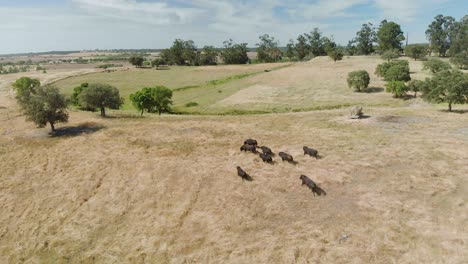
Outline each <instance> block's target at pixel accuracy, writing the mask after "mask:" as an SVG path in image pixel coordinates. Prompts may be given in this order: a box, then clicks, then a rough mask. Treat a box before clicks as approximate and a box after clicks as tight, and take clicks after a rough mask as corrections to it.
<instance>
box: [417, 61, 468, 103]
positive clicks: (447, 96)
mask: <svg viewBox="0 0 468 264" xmlns="http://www.w3.org/2000/svg"><path fill="white" fill-rule="evenodd" d="M426 82H427V84H426V85H424V86H422V89H423V90H422V92H423V98H424V99H425V100H427V101H430V102H435V103H442V102H444V103H448V111H449V112H451V111H452V104H465V103H468V74H467V73H463V72H461V71H459V70H444V71H440V72H437V73H436V74H435V75H434V76H433V77H432V79H428V80H427V81H426Z"/></svg>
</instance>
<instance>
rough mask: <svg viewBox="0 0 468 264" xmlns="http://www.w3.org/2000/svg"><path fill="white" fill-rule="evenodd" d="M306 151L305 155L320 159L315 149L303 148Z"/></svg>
mask: <svg viewBox="0 0 468 264" xmlns="http://www.w3.org/2000/svg"><path fill="white" fill-rule="evenodd" d="M302 149H303V150H304V155H305V154H307V155H309V156H311V157H314V158H316V159H318V151H317V150H315V149H313V148H309V147H303V148H302Z"/></svg>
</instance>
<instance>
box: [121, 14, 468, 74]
mask: <svg viewBox="0 0 468 264" xmlns="http://www.w3.org/2000/svg"><path fill="white" fill-rule="evenodd" d="M425 33H426V36H427V39H428V41H429V44H412V45H407V46H405V47H404V48H403V41H404V40H405V39H406V38H405V36H404V33H403V31H402V29H401V26H400V25H399V24H397V23H395V22H393V21H388V20H383V21H381V22H380V24H379V26H378V27H377V28H376V27H375V26H374V25H373V24H372V23H365V24H362V26H361V28H360V30H358V31H357V32H356V36H355V37H354V38H353V39H352V40H350V41H349V42H348V45H347V46H345V47H340V46H339V45H337V44H336V43H335V41H334V40H333V37H326V36H324V35H323V33H322V32H321V31H320V30H319V29H318V28H314V29H313V30H312V31H311V32H310V33H304V34H301V35H299V36H298V37H297V38H296V40H292V39H291V40H289V42H288V43H287V44H286V47H285V49H283V48H280V46H279V41H277V40H276V39H275V38H274V37H273V36H270V35H268V34H264V35H261V36H259V42H258V43H256V51H257V59H256V61H257V62H261V63H269V62H278V61H282V60H283V59H284V58H288V60H292V61H302V60H307V59H311V58H313V57H316V56H325V55H328V56H330V57H331V58H332V59H333V60H334V61H338V60H341V59H342V57H343V56H344V55H345V54H347V55H350V56H352V55H370V54H375V53H377V54H381V55H382V56H383V57H384V58H386V59H387V60H388V61H390V60H392V59H394V58H396V57H398V56H400V55H401V54H403V53H404V54H405V55H407V56H409V57H411V58H414V59H415V60H417V59H422V58H424V57H425V56H426V55H428V54H431V53H433V54H437V55H439V56H441V57H445V56H447V55H448V56H450V57H451V61H452V63H453V64H455V65H457V67H459V68H467V67H468V63H467V59H468V55H467V54H468V51H467V49H468V47H467V46H468V45H467V44H466V43H468V16H465V17H463V18H462V19H460V21H456V20H455V19H454V18H453V17H450V16H443V15H438V16H436V17H435V18H434V21H433V22H432V23H431V24H429V26H428V29H427V30H426V32H425ZM248 51H249V48H248V46H247V43H235V42H234V41H233V40H232V39H229V40H227V41H224V42H223V47H222V48H215V47H214V46H204V47H203V48H201V49H199V48H198V47H197V46H196V45H195V43H194V42H193V41H192V40H182V39H176V40H175V41H174V42H173V44H172V46H171V47H170V48H169V49H164V50H162V51H161V52H160V57H159V58H157V59H155V60H154V61H152V62H151V63H150V64H152V65H153V66H159V65H165V64H168V65H191V66H199V65H216V64H218V63H220V62H222V63H224V64H245V63H248V62H251V60H249V57H248V56H247V52H248ZM129 61H130V62H131V63H132V64H133V65H135V66H137V67H141V66H142V65H143V63H144V57H143V56H141V55H139V56H132V57H131V58H130V60H129ZM148 63H149V62H148Z"/></svg>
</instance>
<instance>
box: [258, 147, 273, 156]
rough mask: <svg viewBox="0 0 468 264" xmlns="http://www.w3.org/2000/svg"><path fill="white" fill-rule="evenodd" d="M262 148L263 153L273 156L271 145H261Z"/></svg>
mask: <svg viewBox="0 0 468 264" xmlns="http://www.w3.org/2000/svg"><path fill="white" fill-rule="evenodd" d="M260 148H261V149H262V151H263V154H267V155H270V156H273V152H272V151H271V149H270V148H269V147H265V146H261V147H260Z"/></svg>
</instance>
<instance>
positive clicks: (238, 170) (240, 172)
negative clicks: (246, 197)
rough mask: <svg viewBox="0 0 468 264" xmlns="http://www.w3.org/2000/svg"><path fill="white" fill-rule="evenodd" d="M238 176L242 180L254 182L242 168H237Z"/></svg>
mask: <svg viewBox="0 0 468 264" xmlns="http://www.w3.org/2000/svg"><path fill="white" fill-rule="evenodd" d="M237 175H239V177H241V178H242V180H246V181H252V180H253V179H252V177H250V175H249V174H247V172H245V171H244V170H243V169H242V168H241V167H239V166H237Z"/></svg>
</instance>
